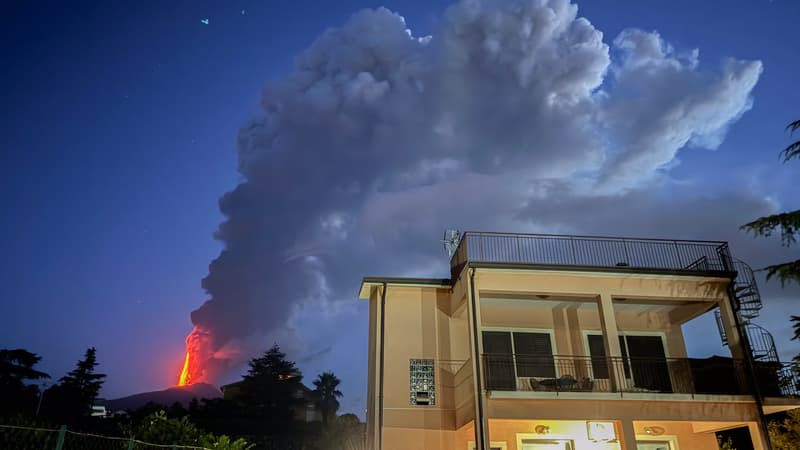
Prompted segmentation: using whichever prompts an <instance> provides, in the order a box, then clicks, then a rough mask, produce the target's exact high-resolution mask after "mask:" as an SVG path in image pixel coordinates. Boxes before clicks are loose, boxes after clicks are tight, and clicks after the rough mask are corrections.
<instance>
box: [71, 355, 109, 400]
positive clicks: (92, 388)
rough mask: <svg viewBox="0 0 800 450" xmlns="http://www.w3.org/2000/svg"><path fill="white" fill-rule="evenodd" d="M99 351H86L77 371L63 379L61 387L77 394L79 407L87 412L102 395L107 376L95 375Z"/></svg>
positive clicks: (77, 366) (76, 368)
mask: <svg viewBox="0 0 800 450" xmlns="http://www.w3.org/2000/svg"><path fill="white" fill-rule="evenodd" d="M97 364H98V363H97V350H96V349H95V348H94V347H89V348H88V349H86V354H85V356H84V358H83V359H82V360H80V361H78V363H77V365H76V367H75V369H73V370H72V371H70V372H69V373H68V374H67V375H66V376H64V377H63V378H61V380H60V381H61V386H63V387H64V388H65V389H67V390H70V391H72V392H74V393H75V394H76V398H77V400H78V401H79V402H80V403H79V406H80V407H81V408H83V409H84V410H85V411H89V410H91V408H92V403H94V400H95V399H96V398H97V394H99V393H100V388H101V387H103V382H104V380H105V378H106V375H105V374H103V373H95V371H94V370H95V367H97Z"/></svg>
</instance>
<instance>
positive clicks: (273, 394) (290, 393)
mask: <svg viewBox="0 0 800 450" xmlns="http://www.w3.org/2000/svg"><path fill="white" fill-rule="evenodd" d="M249 365H250V369H249V370H248V372H247V375H245V376H244V379H243V380H242V393H241V402H242V403H243V404H244V406H245V408H246V409H247V410H248V412H249V413H250V414H252V415H254V416H257V417H260V418H262V419H266V423H267V424H268V427H270V428H273V427H274V429H281V427H285V426H287V425H288V424H290V423H291V421H292V416H293V414H294V411H295V409H296V408H297V407H299V406H301V405H302V404H303V403H304V400H303V398H302V395H301V394H302V385H301V383H300V381H301V380H302V376H300V372H299V371H298V370H297V368H296V367H295V365H294V363H293V362H292V361H289V360H287V359H286V354H285V353H283V352H281V349H280V347H278V345H277V344H275V345H273V346H272V348H270V349H269V350H267V351H266V352H265V353H264V355H263V356H261V357H259V358H253V359H251V360H250V362H249Z"/></svg>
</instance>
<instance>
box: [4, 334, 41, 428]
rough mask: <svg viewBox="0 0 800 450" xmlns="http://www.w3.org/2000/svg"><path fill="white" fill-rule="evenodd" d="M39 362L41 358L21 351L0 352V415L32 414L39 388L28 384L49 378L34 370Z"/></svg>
mask: <svg viewBox="0 0 800 450" xmlns="http://www.w3.org/2000/svg"><path fill="white" fill-rule="evenodd" d="M41 360H42V358H41V356H39V355H37V354H35V353H31V352H29V351H27V350H23V349H14V350H7V349H3V350H0V398H2V401H0V414H3V415H7V414H16V413H18V412H33V410H34V409H35V407H36V400H37V397H38V395H39V388H38V386H35V385H31V384H30V383H31V382H35V381H37V380H41V379H44V378H50V375H48V374H46V373H44V372H41V371H38V370H36V369H34V366H35V365H36V364H38V363H39V361H41Z"/></svg>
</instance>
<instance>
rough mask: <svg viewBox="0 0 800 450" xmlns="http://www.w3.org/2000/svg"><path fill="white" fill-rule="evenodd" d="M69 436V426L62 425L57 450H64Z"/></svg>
mask: <svg viewBox="0 0 800 450" xmlns="http://www.w3.org/2000/svg"><path fill="white" fill-rule="evenodd" d="M66 436H67V426H66V425H61V427H60V428H59V429H58V440H57V441H56V450H63V448H64V439H65V438H66Z"/></svg>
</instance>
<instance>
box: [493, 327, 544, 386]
mask: <svg viewBox="0 0 800 450" xmlns="http://www.w3.org/2000/svg"><path fill="white" fill-rule="evenodd" d="M482 337H483V353H484V359H485V364H486V365H485V368H486V387H487V389H489V390H515V389H516V386H517V381H516V380H517V377H541V378H555V377H556V367H555V361H554V360H553V346H552V341H551V336H550V333H547V332H531V331H484V332H483V333H482Z"/></svg>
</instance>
